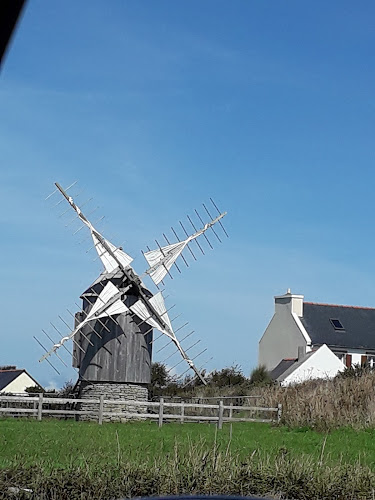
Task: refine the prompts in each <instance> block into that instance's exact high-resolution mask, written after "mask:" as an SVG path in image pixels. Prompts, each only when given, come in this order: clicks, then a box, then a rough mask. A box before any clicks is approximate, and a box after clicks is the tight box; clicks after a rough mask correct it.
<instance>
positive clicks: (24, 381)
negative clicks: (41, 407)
mask: <svg viewBox="0 0 375 500" xmlns="http://www.w3.org/2000/svg"><path fill="white" fill-rule="evenodd" d="M35 386H37V387H40V388H41V389H42V386H41V385H40V384H38V382H37V381H36V380H35V379H34V378H33V377H32V376H31V375H29V374H28V373H27V371H26V370H17V368H12V369H5V370H0V394H1V393H10V394H26V389H27V388H28V387H35Z"/></svg>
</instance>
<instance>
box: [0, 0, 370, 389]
mask: <svg viewBox="0 0 375 500" xmlns="http://www.w3.org/2000/svg"><path fill="white" fill-rule="evenodd" d="M374 15H375V6H374V4H373V2H370V1H364V2H361V3H360V4H355V5H354V4H353V2H349V1H340V2H338V1H334V2H329V3H327V2H321V1H318V2H314V3H311V2H310V3H308V2H300V1H288V2H260V1H257V2H255V1H236V2H230V3H229V2H224V1H218V0H215V1H209V0H206V1H205V2H201V1H199V2H198V1H189V2H172V1H171V0H170V1H158V2H137V1H126V2H125V1H120V0H118V1H115V0H114V1H112V2H101V1H96V0H90V1H81V2H63V1H55V2H44V1H41V0H33V1H32V2H29V4H28V5H27V8H26V10H25V12H24V16H23V18H22V20H21V23H20V25H19V27H18V30H17V32H16V36H15V37H14V39H13V41H12V44H11V46H10V50H9V52H8V54H7V57H6V60H5V64H4V68H3V70H2V74H1V82H0V83H1V84H0V117H1V118H0V148H1V169H0V208H1V210H0V225H1V240H2V245H1V255H2V259H1V280H2V287H1V291H0V303H1V312H2V325H1V340H2V342H1V346H2V347H1V350H0V364H17V365H18V366H20V367H24V368H27V369H28V370H29V371H30V373H31V374H32V375H34V377H35V378H37V379H38V380H39V381H40V382H41V383H42V384H45V385H56V386H61V385H62V383H63V382H64V381H65V380H68V379H71V378H74V372H73V370H67V369H64V368H63V367H62V370H61V376H60V377H58V376H57V375H56V374H55V373H54V372H53V371H52V370H51V369H50V368H49V366H48V365H46V364H42V365H41V364H39V363H38V357H39V356H40V350H39V347H38V346H37V345H36V343H35V342H34V340H33V338H32V336H33V335H36V336H37V337H38V338H41V339H42V338H43V334H42V333H41V328H46V329H48V326H49V323H50V322H51V321H52V322H53V323H56V324H58V319H57V316H58V314H62V313H64V312H65V310H66V308H67V307H68V308H70V309H74V308H75V306H74V302H75V301H77V300H78V297H79V295H80V293H81V292H82V291H83V290H84V289H85V287H86V286H87V285H88V284H90V283H91V281H93V280H94V279H95V277H96V276H97V274H98V273H99V271H100V270H101V267H100V264H99V262H97V261H96V262H93V258H94V255H91V252H90V253H88V254H86V252H85V249H86V248H87V243H86V246H85V245H84V244H81V245H80V244H78V242H77V238H76V237H73V236H72V234H71V233H72V230H70V229H71V226H69V227H68V228H65V227H64V226H65V224H66V223H68V222H69V221H70V220H71V218H72V217H71V214H69V213H68V214H67V215H66V217H67V218H64V221H62V219H60V218H59V217H58V214H59V213H61V212H62V210H60V211H59V210H58V209H59V208H60V207H61V205H60V206H59V207H58V209H57V210H56V209H53V208H52V206H51V205H52V204H49V203H47V202H44V198H45V197H46V195H47V194H48V193H50V192H51V191H52V189H53V182H54V181H59V182H60V183H61V184H63V185H65V186H66V185H68V184H70V183H71V182H73V181H74V180H76V179H78V180H79V186H80V188H82V189H83V188H84V189H85V193H87V195H86V198H85V193H83V194H82V195H80V197H79V198H78V200H83V201H84V200H85V199H87V198H88V197H89V196H93V197H94V204H93V205H92V207H93V208H95V206H97V205H98V206H99V209H98V210H97V213H98V214H99V215H105V216H106V223H105V224H104V225H103V226H101V229H102V231H103V233H104V234H105V235H106V236H108V237H109V238H110V239H111V238H112V239H113V241H114V242H115V243H118V244H121V243H123V245H124V248H125V250H126V251H127V252H128V253H130V254H131V255H132V256H133V257H135V258H136V260H135V262H134V267H135V268H136V270H137V271H138V272H142V271H143V270H144V269H145V265H144V261H143V257H142V255H141V253H140V250H141V249H145V248H146V245H150V246H153V241H154V238H157V239H159V238H160V239H161V235H162V233H163V232H165V231H168V229H169V227H170V226H171V225H174V226H177V224H178V220H179V219H181V218H182V217H184V216H185V214H186V213H190V214H191V213H192V210H193V209H194V208H195V207H198V206H199V205H200V204H201V203H202V202H207V200H208V199H209V197H210V196H212V197H213V198H214V199H215V201H216V202H217V203H218V204H219V206H220V208H222V209H223V210H227V211H228V216H227V217H226V219H225V223H226V228H227V230H228V232H229V234H230V239H227V240H225V241H224V242H223V244H222V245H216V244H215V245H214V246H215V250H214V252H207V255H206V256H205V257H203V256H202V257H201V258H200V259H199V260H198V262H195V263H194V265H191V267H190V268H189V269H186V270H184V272H183V275H182V276H178V275H176V278H175V279H174V280H173V281H169V282H168V283H167V290H168V293H170V299H168V300H170V301H171V303H176V304H177V305H176V310H178V311H181V312H182V313H183V319H185V318H186V320H188V321H190V325H191V327H192V328H194V329H195V330H196V332H197V333H196V338H197V339H198V338H200V339H201V344H200V345H202V346H203V347H207V348H208V351H207V353H205V355H202V358H201V359H202V362H203V361H205V359H207V358H210V357H211V356H212V357H213V360H212V361H210V363H209V364H208V366H207V367H208V368H209V369H213V368H221V367H223V366H228V365H231V364H235V363H238V364H239V365H241V367H242V369H243V371H244V373H245V374H249V372H250V370H251V369H252V368H253V367H254V366H255V365H256V362H257V345H258V340H259V338H260V336H261V335H262V333H263V331H264V329H265V327H266V325H267V323H268V321H269V320H270V318H271V316H272V313H273V296H274V295H277V294H281V293H284V292H285V291H286V289H287V288H288V287H290V288H291V289H292V291H294V292H297V293H302V294H304V295H305V298H306V300H309V301H319V302H330V303H341V304H353V305H364V306H374V305H375V287H374V280H373V276H374V275H375V265H374V258H373V253H374V252H373V247H374V234H373V212H374V201H373V186H374V180H375V179H374V177H375V174H374V169H373V164H374V140H373V134H374V111H375V97H374V88H375V65H374V51H373V47H374V43H375V34H374V30H373V19H374ZM78 200H77V201H78ZM56 201H57V199H56ZM82 233H83V231H81V233H79V234H82ZM212 242H213V243H215V242H214V240H213V239H212ZM64 317H66V315H65V316H64ZM190 325H189V326H190ZM48 331H52V332H53V330H51V327H49V330H48ZM205 356H206V357H205ZM161 359H162V358H161ZM56 366H57V363H56Z"/></svg>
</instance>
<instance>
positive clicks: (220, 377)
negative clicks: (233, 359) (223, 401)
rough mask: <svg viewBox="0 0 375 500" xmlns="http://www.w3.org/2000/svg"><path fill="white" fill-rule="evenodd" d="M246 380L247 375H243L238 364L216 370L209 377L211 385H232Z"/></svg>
mask: <svg viewBox="0 0 375 500" xmlns="http://www.w3.org/2000/svg"><path fill="white" fill-rule="evenodd" d="M244 382H246V377H245V376H244V375H243V373H242V371H241V368H240V367H239V366H238V365H234V366H230V367H229V368H223V369H221V370H220V371H216V370H215V371H214V372H212V373H211V375H210V377H209V383H210V385H214V386H216V387H232V386H234V385H239V384H243V383H244Z"/></svg>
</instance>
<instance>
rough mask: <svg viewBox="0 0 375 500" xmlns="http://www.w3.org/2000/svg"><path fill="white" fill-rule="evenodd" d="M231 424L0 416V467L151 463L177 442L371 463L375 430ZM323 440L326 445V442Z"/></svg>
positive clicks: (244, 452) (374, 459)
mask: <svg viewBox="0 0 375 500" xmlns="http://www.w3.org/2000/svg"><path fill="white" fill-rule="evenodd" d="M229 429H230V428H229V425H225V426H224V429H223V430H222V431H216V430H215V427H214V426H212V425H206V424H184V425H180V424H168V425H164V426H163V427H162V428H161V429H159V428H158V427H157V426H156V424H155V423H147V422H138V423H129V424H107V425H103V426H98V425H97V424H95V423H92V424H91V423H83V422H82V423H79V422H71V421H57V420H50V421H43V422H36V421H32V420H30V421H26V420H11V419H9V420H8V419H6V420H0V468H8V467H14V466H16V465H17V464H22V465H23V466H33V465H41V466H42V467H43V468H48V469H49V468H67V467H70V466H82V465H87V464H92V465H98V466H99V465H101V464H106V465H109V464H113V465H118V464H119V463H121V462H123V461H129V460H131V461H132V462H133V463H138V464H145V463H152V462H154V460H155V459H156V460H157V459H158V457H161V456H165V455H166V454H172V453H173V452H174V447H175V444H176V443H177V446H178V448H179V450H181V451H182V452H183V451H184V449H185V448H186V452H187V451H188V449H189V447H191V445H192V444H193V445H194V444H197V445H199V447H200V448H201V449H203V450H205V449H207V450H210V449H212V446H213V444H214V443H215V442H216V443H217V445H218V446H219V449H220V450H221V451H222V452H223V453H226V452H227V450H228V451H230V453H231V454H235V455H239V456H240V457H241V458H246V457H249V456H253V458H254V459H255V458H256V457H260V458H265V457H268V458H271V459H273V458H277V457H278V456H280V455H283V456H288V457H291V458H298V457H302V456H306V455H308V456H309V459H310V460H313V461H314V462H315V461H316V462H318V461H319V460H320V459H321V456H322V450H323V448H324V450H323V455H324V462H325V463H327V464H331V465H335V464H338V463H342V464H346V463H348V464H358V463H360V464H362V465H368V466H369V467H372V466H373V464H374V463H375V439H374V438H375V430H370V429H368V430H363V431H355V430H353V429H351V428H342V429H338V430H334V431H331V432H330V433H328V434H322V433H318V432H315V431H313V430H310V429H293V430H289V429H288V428H286V427H279V428H278V427H271V426H269V425H267V424H251V423H243V424H235V425H233V432H232V438H231V439H230V431H229ZM324 443H325V444H324Z"/></svg>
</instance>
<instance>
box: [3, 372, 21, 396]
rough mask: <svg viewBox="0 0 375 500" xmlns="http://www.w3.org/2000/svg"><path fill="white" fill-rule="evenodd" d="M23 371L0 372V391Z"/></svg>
mask: <svg viewBox="0 0 375 500" xmlns="http://www.w3.org/2000/svg"><path fill="white" fill-rule="evenodd" d="M24 371H25V370H0V391H1V390H2V389H4V388H5V387H6V386H7V385H9V384H10V383H11V382H13V380H15V379H16V378H17V377H18V376H19V375H21V373H23V372H24Z"/></svg>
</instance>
